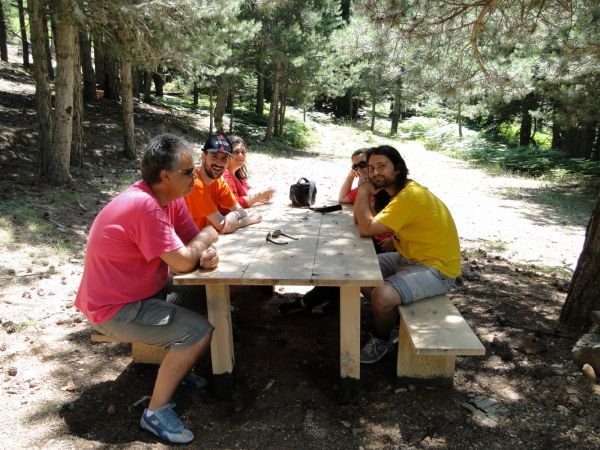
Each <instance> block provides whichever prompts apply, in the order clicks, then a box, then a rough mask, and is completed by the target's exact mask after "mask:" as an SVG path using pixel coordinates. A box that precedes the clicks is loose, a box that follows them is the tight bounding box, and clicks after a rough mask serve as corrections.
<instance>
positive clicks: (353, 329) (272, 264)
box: [174, 206, 383, 396]
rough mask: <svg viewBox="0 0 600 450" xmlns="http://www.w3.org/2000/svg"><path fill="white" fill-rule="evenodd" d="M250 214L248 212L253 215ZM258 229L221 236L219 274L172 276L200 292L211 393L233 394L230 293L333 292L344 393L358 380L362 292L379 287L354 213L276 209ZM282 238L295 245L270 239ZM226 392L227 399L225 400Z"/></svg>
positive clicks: (368, 247)
mask: <svg viewBox="0 0 600 450" xmlns="http://www.w3.org/2000/svg"><path fill="white" fill-rule="evenodd" d="M254 210H256V209H254V208H253V211H254ZM258 211H259V212H260V213H262V214H263V220H262V222H261V223H258V224H255V225H251V226H249V227H246V228H242V229H239V230H237V231H236V232H235V233H233V234H229V235H222V236H220V237H219V241H218V242H217V244H216V247H217V250H218V252H219V257H220V261H219V266H218V268H217V269H215V270H204V269H198V270H195V271H193V272H189V273H186V274H180V275H176V276H175V277H174V283H175V284H182V285H205V286H206V297H207V311H208V319H209V321H210V322H211V323H212V324H213V325H214V327H215V330H214V333H213V338H212V341H211V358H212V370H213V376H214V378H215V386H221V390H222V389H224V390H225V391H226V392H227V391H231V390H232V388H233V370H234V349H233V333H232V323H231V308H230V297H229V293H230V286H234V285H241V286H260V285H264V286H274V285H286V286H339V287H340V376H341V379H342V385H343V386H344V385H349V384H350V385H351V384H354V383H355V382H357V381H358V380H359V379H360V288H361V287H374V286H380V285H382V284H383V280H382V277H381V271H380V270H379V264H378V262H377V255H376V253H375V249H374V247H373V243H372V241H371V239H370V238H361V237H360V235H359V234H358V229H357V227H356V225H355V223H354V218H353V216H352V209H351V208H350V207H344V209H343V210H342V211H337V212H333V213H327V214H322V213H318V212H313V211H310V210H308V209H300V208H292V207H288V206H278V207H272V208H269V209H266V208H262V211H261V209H258ZM275 230H281V231H282V232H283V233H285V234H287V235H290V236H292V237H295V238H297V240H294V239H290V238H286V237H283V236H282V237H278V238H273V240H275V241H277V242H286V243H285V244H282V245H277V244H275V243H273V242H269V241H268V240H267V235H268V233H269V232H271V233H273V231H275ZM230 394H231V392H229V393H227V394H226V395H227V396H229V395H230Z"/></svg>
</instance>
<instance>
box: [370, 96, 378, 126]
mask: <svg viewBox="0 0 600 450" xmlns="http://www.w3.org/2000/svg"><path fill="white" fill-rule="evenodd" d="M376 101H377V97H376V95H375V92H373V93H372V94H371V103H372V105H371V131H375V105H376Z"/></svg>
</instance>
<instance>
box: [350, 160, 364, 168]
mask: <svg viewBox="0 0 600 450" xmlns="http://www.w3.org/2000/svg"><path fill="white" fill-rule="evenodd" d="M365 167H367V162H366V161H361V162H359V163H358V164H352V170H358V169H364V168H365Z"/></svg>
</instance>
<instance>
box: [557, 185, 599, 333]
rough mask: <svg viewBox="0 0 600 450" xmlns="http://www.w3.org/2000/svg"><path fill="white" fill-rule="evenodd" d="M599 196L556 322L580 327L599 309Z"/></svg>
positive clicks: (589, 320) (588, 321)
mask: <svg viewBox="0 0 600 450" xmlns="http://www.w3.org/2000/svg"><path fill="white" fill-rule="evenodd" d="M598 273H600V196H598V199H597V200H596V206H595V207H594V211H593V212H592V217H591V218H590V221H589V223H588V226H587V230H586V234H585V242H584V244H583V250H582V252H581V255H580V256H579V260H578V261H577V267H576V269H575V273H574V274H573V278H572V279H571V286H570V287H569V293H568V294H567V298H566V300H565V303H564V305H563V307H562V311H561V313H560V321H561V322H562V323H564V324H566V325H569V326H572V327H575V328H578V329H582V328H584V327H586V326H587V325H589V324H590V322H591V319H590V313H591V312H592V311H594V310H598V309H600V277H599V276H598Z"/></svg>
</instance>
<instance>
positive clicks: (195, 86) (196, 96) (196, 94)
mask: <svg viewBox="0 0 600 450" xmlns="http://www.w3.org/2000/svg"><path fill="white" fill-rule="evenodd" d="M193 94H194V106H198V94H199V89H198V82H197V81H194V91H193Z"/></svg>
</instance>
